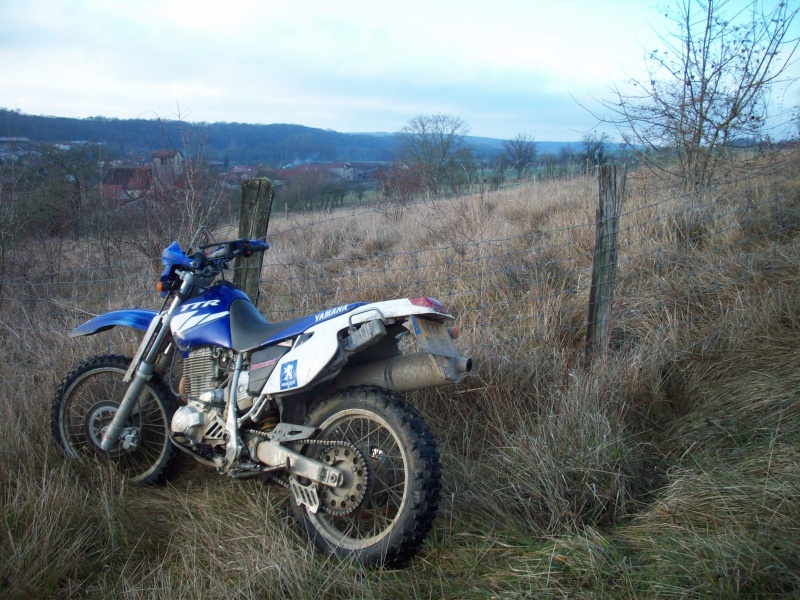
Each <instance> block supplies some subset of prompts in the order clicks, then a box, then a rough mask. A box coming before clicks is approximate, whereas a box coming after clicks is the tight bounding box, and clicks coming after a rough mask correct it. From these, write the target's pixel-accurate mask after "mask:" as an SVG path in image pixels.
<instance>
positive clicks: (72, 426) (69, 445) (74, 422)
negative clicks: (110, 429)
mask: <svg viewBox="0 0 800 600" xmlns="http://www.w3.org/2000/svg"><path fill="white" fill-rule="evenodd" d="M130 362H131V359H130V358H128V357H126V356H119V355H115V354H103V355H100V356H95V357H92V358H89V359H87V360H85V361H83V362H81V363H80V364H78V365H77V366H76V367H75V368H74V369H73V370H72V371H70V372H69V373H68V374H67V376H66V377H65V378H64V381H62V382H61V385H60V386H59V387H58V390H57V391H56V396H55V398H54V399H53V411H52V416H51V427H52V431H53V437H54V438H55V441H56V443H57V444H58V445H59V446H60V447H61V448H62V449H63V450H64V452H66V453H67V455H68V456H70V457H71V458H75V459H77V460H79V461H81V462H90V461H92V460H98V459H99V460H101V461H103V462H106V463H111V464H113V465H114V466H115V467H116V469H117V470H118V471H119V472H120V473H121V474H122V475H124V476H126V477H128V478H129V479H131V480H132V481H134V482H136V483H159V482H161V481H163V480H164V477H165V475H166V471H167V468H168V467H169V465H170V464H171V463H172V460H173V459H174V457H175V448H174V447H173V446H172V442H171V441H170V439H169V426H170V422H171V420H172V415H173V413H174V412H175V409H176V408H177V402H176V400H175V397H174V396H173V395H172V392H170V390H169V388H167V386H166V385H165V384H164V383H163V382H162V381H161V379H159V378H158V377H157V376H153V378H152V379H151V380H150V381H148V382H147V383H146V384H145V386H144V389H143V390H142V392H141V394H140V395H139V398H138V400H137V404H136V405H135V406H134V408H133V411H132V412H131V416H130V418H129V419H128V423H127V424H126V426H127V427H131V428H135V429H136V430H138V432H139V439H138V443H137V444H136V447H135V448H132V449H129V450H125V449H122V448H118V449H116V450H114V451H112V452H105V451H103V450H102V448H100V442H101V441H102V434H103V430H104V428H105V427H107V426H108V424H109V423H110V422H111V418H112V417H113V416H114V414H115V413H116V410H117V407H119V403H120V401H121V400H122V397H123V396H124V395H125V390H126V389H127V388H128V384H127V383H123V382H122V379H123V377H124V376H125V373H126V371H127V370H128V365H130Z"/></svg>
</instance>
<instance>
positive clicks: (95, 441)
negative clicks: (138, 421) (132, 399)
mask: <svg viewBox="0 0 800 600" xmlns="http://www.w3.org/2000/svg"><path fill="white" fill-rule="evenodd" d="M118 408H119V405H118V404H117V403H116V402H113V401H111V400H104V401H102V402H98V403H97V404H95V405H94V406H92V407H91V408H90V409H89V410H88V411H87V412H86V419H85V421H84V429H85V431H86V439H88V440H89V443H90V444H91V446H92V448H93V449H94V451H95V452H98V453H100V454H103V455H106V456H113V457H116V456H121V455H122V454H125V453H127V452H130V451H132V450H135V449H136V446H137V445H138V442H139V431H138V429H136V428H135V427H126V428H125V429H123V430H122V431H121V432H120V443H119V444H118V445H117V448H116V449H114V450H111V451H110V452H107V451H106V450H103V447H102V443H103V439H104V438H105V436H106V432H107V431H108V426H109V425H110V424H111V420H112V419H113V418H114V415H115V414H117V409H118Z"/></svg>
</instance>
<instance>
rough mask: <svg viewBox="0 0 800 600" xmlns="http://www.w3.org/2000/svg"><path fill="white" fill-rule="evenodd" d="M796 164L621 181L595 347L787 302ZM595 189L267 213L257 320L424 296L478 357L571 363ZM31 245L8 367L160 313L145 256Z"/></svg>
mask: <svg viewBox="0 0 800 600" xmlns="http://www.w3.org/2000/svg"><path fill="white" fill-rule="evenodd" d="M797 166H798V165H797V163H796V162H788V163H787V162H782V163H781V164H780V165H777V166H774V167H772V168H771V169H769V170H764V169H762V170H760V171H759V172H758V173H757V174H748V175H744V176H740V177H730V178H728V179H727V180H726V181H724V182H722V183H720V184H718V185H716V186H714V187H712V188H709V189H705V190H702V191H700V192H696V193H690V194H674V193H673V194H670V193H668V192H667V193H664V191H663V189H662V188H657V186H653V185H650V184H649V183H648V180H646V179H644V178H643V179H641V180H637V179H636V177H635V176H634V177H633V178H632V179H631V181H630V182H629V185H628V192H627V196H626V198H625V200H624V203H623V208H622V214H621V215H620V217H619V237H618V246H617V248H616V250H617V256H618V264H617V270H616V279H615V281H614V284H615V286H616V295H615V302H614V309H613V316H612V320H611V326H610V327H611V329H612V331H610V332H609V334H610V340H611V342H610V343H611V344H612V345H613V346H615V347H620V346H624V345H626V344H632V343H637V342H641V341H642V340H643V339H645V338H646V337H647V336H650V335H652V334H653V333H654V332H655V333H658V332H660V333H661V334H664V333H665V332H666V331H670V332H674V331H676V330H687V331H693V332H695V334H696V335H698V336H699V337H700V338H703V336H704V335H706V334H705V333H704V330H703V327H704V326H705V325H706V324H709V323H713V322H716V321H719V319H721V318H728V319H729V318H732V317H735V314H736V313H737V312H739V313H742V314H745V313H752V312H753V311H759V310H763V307H764V302H771V303H773V304H774V303H775V302H777V303H778V304H780V303H781V302H785V301H786V299H787V298H797V296H798V291H800V287H799V286H800V271H799V269H800V247H798V239H800V236H798V233H800V183H799V182H798V175H797V172H798V169H797ZM548 186H549V187H548ZM558 186H572V187H571V188H570V190H571V191H573V192H574V191H575V190H577V195H578V196H579V197H577V198H575V199H573V200H570V201H567V202H566V203H563V202H562V203H559V202H557V201H553V202H552V203H551V204H550V205H547V204H546V203H544V204H543V203H542V200H541V197H540V196H541V194H547V195H548V197H549V198H557V197H558V194H557V193H556V192H555V191H554V190H557V188H558ZM595 186H596V183H595V181H594V179H593V178H590V177H572V178H570V179H569V180H564V181H550V182H535V183H528V184H526V185H524V186H520V187H518V188H516V189H515V190H514V191H513V193H512V192H509V191H507V190H506V191H503V190H500V191H498V192H491V193H490V192H483V191H482V192H480V193H474V194H471V195H468V196H463V197H460V198H451V199H447V200H443V201H437V202H434V201H428V202H423V203H419V204H414V205H403V206H402V207H398V206H391V207H388V205H378V206H373V207H370V208H362V209H359V210H358V211H353V210H348V211H341V212H338V213H336V214H316V215H310V216H309V215H306V216H304V217H303V218H299V217H283V216H281V215H277V216H276V217H273V222H272V223H271V224H270V232H271V233H270V235H269V237H270V243H271V245H272V249H271V250H270V251H269V252H268V253H267V255H266V257H265V262H264V265H263V267H262V269H261V283H260V289H261V298H262V299H261V302H260V306H259V308H260V309H261V310H262V311H263V312H264V313H265V315H266V316H267V317H268V318H269V319H270V320H272V321H280V320H284V319H290V318H293V317H296V316H300V315H303V314H309V313H313V312H315V311H318V310H322V309H324V308H328V307H331V306H336V305H338V304H344V303H347V302H353V301H358V300H361V301H377V300H381V299H389V298H393V297H404V296H409V295H419V294H424V295H429V296H433V297H436V298H437V299H439V300H440V301H442V302H443V303H444V304H445V306H447V307H449V308H450V310H451V311H452V312H453V313H454V314H456V315H457V317H458V319H459V321H460V322H461V323H463V325H464V326H466V327H468V328H469V329H470V330H471V331H473V332H474V333H473V337H472V340H473V343H475V341H476V340H477V339H480V340H481V342H480V343H481V344H482V346H483V347H484V351H485V352H498V351H500V352H505V353H506V354H510V353H513V352H516V351H517V350H518V349H519V348H538V349H546V348H556V349H558V350H559V351H564V352H576V353H577V352H582V351H583V348H584V337H585V332H586V327H587V323H586V315H587V303H588V296H589V288H590V285H591V278H592V266H593V255H594V241H595V231H596V223H595V220H594V218H593V216H594V204H593V203H594V195H595V194H596V192H595V191H594V190H595ZM648 186H650V187H648ZM565 193H566V194H567V195H569V193H570V191H569V190H568V191H567V192H565ZM554 194H555V196H554ZM537 198H538V200H537ZM389 208H391V209H392V211H394V212H391V213H390V212H389ZM398 209H401V210H400V211H399V212H398ZM415 215H416V216H415ZM412 217H413V218H412ZM409 223H411V224H409ZM170 241H171V240H164V245H165V246H166V245H167V244H168V243H169V242H170ZM48 244H51V245H50V246H48ZM32 246H33V247H32V248H31V250H30V254H31V259H30V260H29V261H22V260H20V259H17V260H16V262H14V263H10V262H8V261H7V263H6V264H4V265H3V269H4V271H3V273H4V276H3V280H2V286H1V287H0V340H2V343H3V345H4V348H5V349H6V351H7V356H12V357H13V358H14V360H16V361H19V362H18V364H17V365H16V367H17V368H19V369H22V370H23V371H24V370H25V369H26V368H27V366H28V364H29V363H28V362H27V361H26V360H25V359H24V356H25V354H26V352H28V351H30V350H31V349H35V348H36V347H38V346H36V344H37V343H39V344H43V345H45V346H58V345H62V344H63V343H64V341H65V336H66V334H67V333H68V332H69V331H70V330H71V329H72V328H74V327H75V326H77V325H78V324H80V323H81V322H83V321H85V320H87V319H88V318H89V317H91V316H92V315H97V314H101V313H103V312H106V311H109V310H115V309H120V308H129V307H146V308H158V307H159V306H160V304H159V302H158V295H157V294H156V293H155V290H154V284H155V280H156V278H157V276H158V273H159V272H160V262H159V260H158V259H157V258H154V259H149V260H145V259H134V260H117V261H114V260H109V259H108V258H107V257H108V256H109V255H108V253H103V252H101V250H99V249H98V248H97V247H96V245H95V244H94V243H93V241H92V240H91V239H66V240H60V241H59V242H58V244H56V243H55V242H53V241H50V242H48V241H47V240H40V241H38V242H37V243H36V244H35V245H32ZM17 256H20V253H17ZM709 331H710V330H709ZM708 335H711V334H710V333H709V334H708ZM716 335H718V334H716ZM30 364H31V366H30V369H32V370H33V369H40V367H39V366H37V365H35V364H33V363H30Z"/></svg>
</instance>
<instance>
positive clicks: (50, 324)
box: [0, 150, 800, 600]
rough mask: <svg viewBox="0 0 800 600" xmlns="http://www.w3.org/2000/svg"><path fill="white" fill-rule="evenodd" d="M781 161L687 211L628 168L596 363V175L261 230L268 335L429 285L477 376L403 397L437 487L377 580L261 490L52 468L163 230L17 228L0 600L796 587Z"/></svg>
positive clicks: (735, 168) (1, 417) (789, 248)
mask: <svg viewBox="0 0 800 600" xmlns="http://www.w3.org/2000/svg"><path fill="white" fill-rule="evenodd" d="M798 165H800V154H798V153H797V151H796V150H795V151H791V152H783V153H780V154H776V155H773V156H769V157H764V158H761V159H758V160H757V161H751V162H742V161H741V160H740V159H737V160H736V161H735V162H731V163H729V164H727V165H726V171H725V177H724V179H721V180H720V181H719V182H718V183H717V184H715V185H714V186H713V187H712V188H709V189H706V190H702V191H701V192H699V193H697V194H690V195H686V194H680V193H677V192H676V188H675V187H673V186H672V185H671V184H670V182H665V181H663V180H659V179H657V178H655V177H653V175H652V174H650V173H647V172H643V171H634V172H632V173H630V174H629V179H628V184H627V188H626V190H627V191H626V197H625V200H624V205H623V215H622V217H621V222H620V239H619V245H618V248H617V250H618V254H619V266H618V271H617V280H616V295H615V298H616V300H615V308H614V312H613V318H612V326H611V346H610V348H609V349H608V352H607V353H605V355H603V356H601V357H599V358H598V359H597V360H595V361H594V362H591V363H587V361H586V359H585V353H584V340H585V334H586V314H587V309H586V307H587V301H588V296H589V287H590V281H591V265H592V260H593V256H592V255H593V248H594V242H595V227H594V220H595V201H596V198H595V196H596V193H597V181H596V180H595V179H594V178H590V177H582V176H581V177H570V178H564V179H560V180H549V181H544V182H536V183H533V182H527V183H524V184H522V185H519V186H516V187H513V188H507V189H502V190H498V191H488V190H485V189H481V190H480V191H478V192H476V193H474V194H472V195H466V196H461V197H456V198H448V199H441V200H435V201H434V200H428V201H425V202H419V203H415V204H414V203H407V204H389V203H381V204H376V205H366V204H364V205H361V206H358V207H354V208H348V209H343V210H340V211H335V212H324V213H322V212H320V213H307V214H300V215H294V214H289V215H281V214H274V215H273V220H272V222H271V224H270V229H269V241H270V244H271V250H270V251H269V253H268V254H267V255H266V262H265V265H264V268H263V271H262V280H261V289H262V297H263V298H264V300H263V305H262V306H260V308H261V309H262V310H263V311H264V312H265V314H266V315H267V316H268V317H269V318H270V319H271V320H273V321H278V320H283V319H289V318H292V317H296V316H299V315H302V314H308V313H310V312H313V311H315V310H318V309H321V308H324V307H330V306H336V305H339V304H342V303H345V302H351V301H354V300H363V301H371V300H378V299H387V298H393V297H407V296H411V295H417V294H420V293H425V294H428V295H430V296H433V297H436V298H438V299H439V300H441V301H442V302H443V303H444V304H445V306H447V307H448V308H449V309H450V310H451V312H452V313H453V314H454V315H455V316H456V322H457V324H458V326H459V327H460V328H461V330H462V335H461V337H460V338H459V340H458V344H459V346H460V347H461V348H462V350H463V351H464V352H465V353H467V354H469V355H471V356H472V357H473V359H474V361H475V365H476V369H475V372H474V374H473V375H471V376H470V377H469V378H468V380H466V381H465V382H464V383H463V384H462V385H460V386H457V387H455V388H440V389H438V390H433V391H427V392H416V393H412V394H409V395H408V399H409V401H410V402H411V403H412V404H414V405H415V406H416V407H417V408H419V409H420V411H421V412H422V413H423V414H424V415H425V417H426V419H427V420H428V421H429V422H430V424H431V427H432V429H433V431H434V432H435V434H436V436H437V438H438V440H439V445H440V450H441V454H442V459H443V464H444V475H443V486H444V489H443V497H442V503H441V507H440V511H439V515H438V517H437V520H436V522H435V524H434V531H433V532H432V534H431V535H430V536H429V538H428V540H427V542H426V545H425V548H424V551H423V553H422V555H420V556H419V557H417V558H416V559H415V560H414V561H413V562H412V563H411V564H409V565H407V566H406V567H405V568H404V569H400V570H392V571H389V570H364V569H362V568H360V567H358V566H357V565H352V564H347V563H343V562H340V561H337V560H332V559H330V558H329V557H325V556H322V555H320V554H318V553H316V552H315V551H314V550H313V548H312V547H310V545H309V544H308V543H307V542H306V540H305V539H304V538H303V537H301V536H300V535H299V534H298V533H297V531H296V530H295V529H293V528H292V527H291V524H290V522H289V520H288V519H287V517H286V506H285V502H286V500H287V499H286V495H285V493H284V491H283V490H282V488H279V487H277V486H271V485H263V484H262V483H260V482H256V481H252V480H251V481H232V480H229V479H224V478H220V477H218V476H217V475H216V474H215V473H214V472H213V471H211V470H209V469H207V468H205V467H203V466H202V465H199V464H196V463H194V462H192V461H191V459H189V458H187V459H186V460H185V461H182V462H181V464H180V465H179V468H178V469H177V470H176V472H175V473H174V475H173V477H172V479H171V483H170V484H169V485H167V486H164V487H158V488H137V487H135V486H132V485H130V484H129V483H127V482H125V481H123V480H121V479H120V478H118V477H115V476H113V474H111V473H109V472H107V471H104V470H102V469H93V468H91V467H81V466H79V465H75V464H73V463H71V462H69V461H67V460H65V459H64V457H63V456H62V455H61V453H60V452H58V450H57V449H56V447H55V445H54V444H53V442H52V440H51V439H50V432H49V430H48V423H49V411H50V401H51V398H52V395H53V391H54V390H55V387H56V386H57V385H58V382H59V380H60V379H61V378H62V377H63V375H64V373H65V372H66V371H67V370H69V369H70V368H71V367H72V365H74V364H75V363H77V362H78V361H79V360H82V359H83V358H84V357H86V356H89V355H91V354H95V353H101V352H116V353H129V352H131V350H132V347H133V342H134V341H135V340H133V339H131V338H130V337H129V336H126V335H125V334H122V333H119V332H112V333H109V334H104V335H100V336H95V337H94V338H91V339H81V340H74V339H69V338H67V337H66V333H67V332H68V331H70V330H71V328H72V327H74V326H76V325H77V324H79V323H81V322H82V321H84V320H85V319H86V318H88V315H93V314H98V313H100V312H103V311H107V310H111V309H116V308H122V307H129V306H144V307H151V306H152V307H155V306H156V305H157V304H158V298H157V296H156V294H155V293H154V292H153V290H152V287H153V282H154V281H155V279H156V277H157V275H158V273H159V272H160V264H158V261H153V260H151V259H152V257H153V256H154V255H155V254H153V253H151V254H148V255H146V256H145V255H141V254H139V253H138V250H136V248H140V247H143V245H139V246H136V247H135V246H134V245H133V243H134V242H137V243H138V242H141V241H142V240H145V239H146V240H148V241H149V240H150V239H151V238H150V237H147V238H145V236H152V235H153V234H154V230H152V229H150V230H145V229H143V228H142V229H133V230H131V229H127V230H124V235H123V230H122V229H119V230H117V229H114V228H113V227H112V223H113V221H112V220H110V219H109V218H107V216H103V215H100V214H95V215H86V216H85V222H82V228H81V230H80V231H79V232H70V234H69V235H68V236H63V237H61V238H49V237H44V236H40V237H37V238H31V239H21V238H19V239H15V240H14V242H13V244H11V243H10V240H11V238H10V237H8V236H11V235H12V234H13V233H14V232H9V233H8V236H7V237H6V238H4V239H5V240H6V245H5V246H3V248H4V252H5V253H4V255H3V269H4V270H3V277H2V282H3V283H2V290H1V291H2V293H1V294H0V336H1V339H2V342H3V347H4V350H5V358H6V360H5V361H4V362H3V364H2V365H1V366H0V376H1V377H2V380H3V382H4V385H3V388H2V392H0V394H2V395H1V396H0V439H3V440H4V443H3V444H2V445H0V497H2V510H3V513H2V514H3V519H2V520H0V595H2V596H3V597H6V598H27V597H55V598H62V597H63V598H71V597H104V598H105V597H124V598H131V599H134V598H187V599H189V598H192V599H194V598H201V597H202V598H207V599H217V598H219V599H227V598H232V597H237V598H307V599H314V600H321V599H331V600H334V599H338V598H354V597H358V598H375V599H378V598H409V599H410V598H420V597H424V598H458V599H463V598H475V599H479V598H480V599H483V598H492V597H495V598H623V599H636V598H710V597H714V598H719V597H723V598H735V597H753V598H775V597H785V598H791V597H797V595H798V594H800V576H799V575H798V573H800V461H799V460H798V457H800V335H798V333H800V287H798V285H797V282H798V280H799V279H800V208H799V207H800V169H798ZM185 212H188V211H185ZM223 214H230V213H229V212H225V211H223ZM184 218H186V217H185V216H184ZM234 225H235V223H228V224H225V225H224V226H223V227H222V228H221V229H220V235H221V236H224V235H229V232H230V231H231V230H232V229H231V228H232V227H233V226H234ZM226 227H227V229H226ZM186 230H191V227H190V226H189V224H188V223H187V224H186ZM135 235H138V236H141V237H140V238H134V237H132V236H135ZM168 241H169V240H167V239H165V240H163V241H161V242H159V243H161V244H163V245H166V243H168ZM31 248H36V252H35V253H34V252H32V250H31Z"/></svg>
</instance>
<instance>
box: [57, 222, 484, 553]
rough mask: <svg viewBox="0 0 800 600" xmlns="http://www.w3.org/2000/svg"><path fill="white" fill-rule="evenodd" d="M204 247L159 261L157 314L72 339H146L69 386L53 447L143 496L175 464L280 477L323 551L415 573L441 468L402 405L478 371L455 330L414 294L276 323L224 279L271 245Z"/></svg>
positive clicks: (173, 251) (108, 320) (139, 313)
mask: <svg viewBox="0 0 800 600" xmlns="http://www.w3.org/2000/svg"><path fill="white" fill-rule="evenodd" d="M199 233H200V232H198V234H199ZM197 238H198V236H195V239H194V240H192V243H191V244H190V247H189V250H187V251H186V252H184V251H182V250H181V248H180V246H179V244H178V243H177V242H173V243H172V244H171V245H170V246H168V247H167V248H166V249H165V250H164V251H163V253H162V263H163V265H164V270H163V273H162V274H161V276H160V278H159V280H158V283H157V289H158V291H159V292H160V294H161V296H162V297H164V298H165V299H164V303H163V305H162V308H161V310H160V311H154V310H144V309H127V310H115V311H113V312H109V313H106V314H102V315H100V316H97V317H95V318H92V319H90V320H89V321H87V322H85V323H83V324H82V325H80V326H79V327H77V328H76V329H74V330H73V331H72V332H71V333H70V336H71V337H78V336H88V335H94V334H98V333H100V332H103V331H106V330H108V329H111V328H113V327H130V328H134V329H137V330H141V331H144V336H143V338H142V341H141V343H140V344H139V346H138V349H137V350H136V352H135V354H134V356H133V358H130V357H126V356H120V355H114V354H105V355H99V356H94V357H92V358H88V359H86V360H84V361H83V362H81V363H80V364H78V365H77V366H76V367H75V368H74V369H72V371H70V372H69V373H68V374H67V375H66V377H65V378H64V380H63V381H62V382H61V384H60V386H59V387H58V390H57V392H56V395H55V398H54V401H53V407H52V430H53V435H54V436H55V439H56V441H57V443H58V444H59V446H60V447H61V448H62V449H63V450H64V451H65V452H66V454H67V455H68V456H70V457H73V458H75V459H78V460H81V461H84V462H92V461H102V462H103V463H104V464H105V463H110V464H112V465H113V466H114V467H115V468H116V469H117V470H118V471H119V472H121V473H122V474H123V475H124V476H125V477H127V478H129V479H130V480H132V481H134V482H138V483H143V484H149V483H158V482H161V481H163V480H164V478H165V476H166V474H167V472H168V470H169V468H170V465H171V464H172V462H173V460H174V458H175V457H176V455H177V453H178V452H185V453H187V454H189V455H191V456H192V457H193V458H195V459H196V460H198V461H199V462H201V463H203V464H205V465H207V466H209V467H212V468H214V469H216V470H217V471H218V472H219V473H220V474H224V475H228V476H230V477H234V478H250V477H261V478H264V479H270V480H272V481H275V482H278V483H279V484H280V485H282V486H284V487H285V488H287V489H288V491H289V494H290V500H289V505H290V511H291V513H292V515H293V516H294V518H295V520H296V521H297V523H299V525H300V526H301V528H302V530H303V531H304V532H305V533H306V534H307V535H308V537H309V538H310V539H311V540H312V541H313V542H314V544H315V545H316V546H317V547H318V548H319V549H321V550H323V551H327V552H332V553H334V554H336V555H339V556H343V557H352V558H355V559H356V560H357V561H359V562H361V563H362V564H370V565H395V564H398V563H402V562H405V561H406V560H408V559H409V558H411V557H412V556H413V555H414V554H416V553H417V552H418V551H419V549H420V547H421V545H422V543H423V541H424V539H425V537H426V535H427V534H428V532H429V530H430V529H431V527H432V524H433V520H434V517H435V515H436V511H437V507H438V500H439V493H440V478H441V465H440V459H439V453H438V451H437V448H436V442H435V440H434V437H433V435H432V434H431V432H430V429H429V428H428V426H427V425H426V423H425V421H424V420H423V417H422V416H421V414H420V413H419V411H417V410H416V409H415V408H414V407H412V406H411V405H410V404H408V403H406V402H405V400H404V398H403V396H402V394H403V393H404V392H409V391H413V390H420V389H425V388H431V387H435V386H440V385H446V384H451V383H457V382H459V381H460V380H461V379H462V377H463V376H464V374H465V373H468V372H469V371H470V370H471V368H472V361H471V359H469V358H467V357H465V356H462V355H461V354H460V353H459V351H458V349H457V348H456V345H455V343H454V341H453V340H454V339H455V338H456V337H457V329H456V328H455V327H448V326H447V325H448V324H451V323H452V321H453V317H452V316H451V315H449V314H448V313H447V312H446V310H445V309H444V307H443V306H442V305H441V304H440V303H439V302H438V301H436V300H433V299H431V298H428V297H425V296H417V297H412V298H405V299H397V300H389V301H385V302H375V303H364V302H352V303H349V304H344V305H341V306H336V307H333V308H328V309H327V310H323V311H320V312H317V313H314V314H311V315H308V316H304V317H300V318H295V319H291V320H288V321H283V322H280V323H273V322H269V321H267V320H266V319H265V318H264V317H263V316H262V315H261V314H260V313H259V311H258V310H257V309H256V307H255V306H254V305H253V303H252V302H251V301H250V300H249V299H248V297H247V296H246V295H245V294H244V293H243V292H242V291H240V290H239V289H237V288H236V287H234V286H233V285H232V284H231V283H230V282H228V281H226V280H225V278H224V271H225V270H226V269H227V268H228V267H229V264H230V262H231V261H232V260H233V259H235V258H236V257H247V256H250V255H252V254H253V253H256V252H263V251H265V250H267V249H268V248H269V245H268V244H267V243H266V242H263V241H259V240H246V239H236V240H230V241H224V242H212V243H207V244H205V245H202V246H199V247H198V249H197V250H196V251H194V252H193V251H192V250H191V248H192V246H193V245H194V243H195V241H196V240H197ZM205 241H208V240H207V239H206V240H205Z"/></svg>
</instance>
